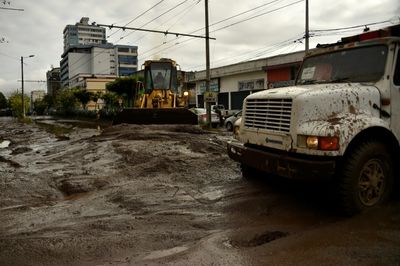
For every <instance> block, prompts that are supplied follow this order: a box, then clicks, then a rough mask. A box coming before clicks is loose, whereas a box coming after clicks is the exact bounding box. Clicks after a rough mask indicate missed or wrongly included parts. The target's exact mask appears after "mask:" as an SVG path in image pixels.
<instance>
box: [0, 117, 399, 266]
mask: <svg viewBox="0 0 400 266" xmlns="http://www.w3.org/2000/svg"><path fill="white" fill-rule="evenodd" d="M43 122H45V123H44V124H43ZM230 138H231V135H230V133H226V132H223V131H213V132H206V131H203V130H201V129H200V128H198V127H195V126H172V125H171V126H138V125H124V124H122V125H118V126H113V127H107V128H103V127H99V128H97V127H96V126H95V127H94V128H79V127H77V126H76V125H73V124H71V123H68V124H62V123H60V122H57V123H55V124H54V121H42V123H41V124H35V123H33V124H19V123H17V122H15V121H14V120H12V119H10V118H0V265H400V203H399V202H398V201H393V202H390V203H388V204H387V205H386V206H383V207H382V208H379V209H375V210H372V211H369V212H367V213H364V214H362V215H358V216H355V217H352V218H343V217H340V216H338V215H337V214H335V212H334V211H332V208H333V207H332V202H331V201H330V200H329V199H327V197H326V193H325V189H326V187H325V186H322V185H316V184H312V185H311V184H302V183H294V182H286V181H277V180H276V179H274V178H272V179H270V178H268V179H266V178H261V177H258V178H255V179H254V180H243V179H242V177H241V173H240V170H239V167H238V165H237V164H236V163H235V162H233V161H231V160H230V159H229V158H228V157H227V155H226V151H225V149H226V148H225V147H226V144H225V143H226V141H227V140H229V139H230Z"/></svg>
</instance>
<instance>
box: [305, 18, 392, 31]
mask: <svg viewBox="0 0 400 266" xmlns="http://www.w3.org/2000/svg"><path fill="white" fill-rule="evenodd" d="M388 22H389V23H390V22H391V20H385V21H379V22H372V23H366V24H362V25H357V26H350V27H343V28H336V29H325V30H321V29H317V30H311V31H312V32H331V31H341V30H350V29H358V28H364V27H366V26H373V25H378V24H383V23H388Z"/></svg>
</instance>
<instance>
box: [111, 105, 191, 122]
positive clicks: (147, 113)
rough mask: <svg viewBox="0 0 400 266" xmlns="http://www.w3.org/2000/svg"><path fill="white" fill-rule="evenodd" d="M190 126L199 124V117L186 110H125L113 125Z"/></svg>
mask: <svg viewBox="0 0 400 266" xmlns="http://www.w3.org/2000/svg"><path fill="white" fill-rule="evenodd" d="M121 123H127V124H145V125H149V124H190V125H195V124H197V123H198V119H197V115H196V114H195V113H193V112H191V111H189V110H188V109H185V108H163V109H145V108H125V109H122V111H121V112H119V113H118V114H117V115H116V117H115V118H114V120H113V124H114V125H117V124H121Z"/></svg>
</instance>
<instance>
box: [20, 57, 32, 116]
mask: <svg viewBox="0 0 400 266" xmlns="http://www.w3.org/2000/svg"><path fill="white" fill-rule="evenodd" d="M26 57H34V55H30V56H26ZM21 104H22V118H25V99H24V57H23V56H21Z"/></svg>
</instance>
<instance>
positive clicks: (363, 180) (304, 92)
mask: <svg viewBox="0 0 400 266" xmlns="http://www.w3.org/2000/svg"><path fill="white" fill-rule="evenodd" d="M234 131H235V139H234V140H232V141H230V142H228V145H227V149H228V154H229V156H230V158H232V159H233V160H235V161H238V162H239V163H240V164H241V168H242V173H243V175H244V176H246V175H249V174H251V173H252V172H254V171H253V170H255V169H257V170H262V171H264V172H266V173H272V174H275V175H278V176H282V177H286V178H293V179H327V180H330V181H332V184H333V185H334V186H335V189H334V190H335V191H336V192H337V193H336V194H337V196H338V197H337V204H338V207H339V210H341V211H342V212H343V213H344V214H347V215H353V214H355V213H358V212H360V211H363V210H365V209H368V208H371V207H373V206H376V205H378V204H380V203H382V202H384V201H385V200H386V199H388V197H389V195H390V194H391V193H392V190H393V188H394V187H395V182H398V181H400V175H399V173H400V171H399V169H400V164H399V163H400V159H399V158H400V24H399V25H394V26H391V27H388V28H385V29H381V30H377V31H371V32H366V33H363V34H360V35H356V36H352V37H347V38H342V40H341V42H338V43H335V44H329V45H320V46H317V49H313V50H312V51H311V52H309V53H308V54H307V55H306V57H305V58H304V60H303V63H302V66H301V69H300V70H299V73H298V77H297V80H296V84H295V86H292V87H286V88H276V89H270V90H264V91H261V92H258V93H254V94H251V95H249V96H248V97H247V98H246V99H245V100H244V103H243V114H242V119H241V121H240V124H239V126H238V127H237V128H236V129H234ZM258 172H259V171H258Z"/></svg>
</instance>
